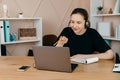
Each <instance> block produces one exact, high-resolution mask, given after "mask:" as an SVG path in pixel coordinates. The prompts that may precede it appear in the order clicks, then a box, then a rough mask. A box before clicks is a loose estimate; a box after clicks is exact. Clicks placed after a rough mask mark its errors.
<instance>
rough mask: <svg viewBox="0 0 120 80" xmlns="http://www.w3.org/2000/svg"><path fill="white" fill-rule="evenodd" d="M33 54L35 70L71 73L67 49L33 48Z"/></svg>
mask: <svg viewBox="0 0 120 80" xmlns="http://www.w3.org/2000/svg"><path fill="white" fill-rule="evenodd" d="M33 54H34V59H35V66H36V68H37V69H42V70H53V71H62V72H72V68H73V66H71V61H70V52H69V48H68V47H50V46H34V47H33ZM76 66H77V65H76Z"/></svg>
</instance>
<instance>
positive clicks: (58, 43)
mask: <svg viewBox="0 0 120 80" xmlns="http://www.w3.org/2000/svg"><path fill="white" fill-rule="evenodd" d="M67 42H68V38H67V37H65V36H61V37H60V38H59V40H58V41H57V45H56V46H61V47H62V46H63V45H64V44H66V43H67Z"/></svg>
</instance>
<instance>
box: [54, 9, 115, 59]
mask: <svg viewBox="0 0 120 80" xmlns="http://www.w3.org/2000/svg"><path fill="white" fill-rule="evenodd" d="M56 46H59V47H69V48H70V55H71V58H91V57H98V58H99V59H112V58H113V51H112V50H111V48H110V47H109V46H108V45H107V43H106V42H105V41H104V39H103V38H102V37H101V36H100V34H99V33H98V32H97V31H96V30H95V29H92V28H90V26H89V22H88V13H87V11H86V10H85V9H82V8H76V9H74V10H73V12H72V13H71V16H70V22H69V27H66V28H64V29H63V31H62V32H61V34H60V35H59V37H58V41H57V42H56ZM94 53H96V54H94ZM100 53H101V54H100Z"/></svg>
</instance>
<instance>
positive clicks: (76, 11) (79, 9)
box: [71, 8, 90, 28]
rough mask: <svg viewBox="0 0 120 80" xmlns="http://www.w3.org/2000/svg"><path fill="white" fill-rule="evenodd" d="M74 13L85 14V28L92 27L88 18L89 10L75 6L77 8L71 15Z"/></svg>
mask: <svg viewBox="0 0 120 80" xmlns="http://www.w3.org/2000/svg"><path fill="white" fill-rule="evenodd" d="M73 14H80V15H82V16H84V20H85V28H88V27H90V22H89V20H88V12H87V11H86V10H85V9H83V8H75V9H74V10H73V11H72V13H71V16H72V15H73Z"/></svg>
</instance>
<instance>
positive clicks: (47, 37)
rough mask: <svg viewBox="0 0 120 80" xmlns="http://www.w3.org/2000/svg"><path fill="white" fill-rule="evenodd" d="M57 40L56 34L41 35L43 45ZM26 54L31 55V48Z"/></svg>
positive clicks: (50, 44)
mask: <svg viewBox="0 0 120 80" xmlns="http://www.w3.org/2000/svg"><path fill="white" fill-rule="evenodd" d="M56 40H57V36H56V35H54V34H47V35H44V36H43V46H53V44H54V43H55V41H56ZM28 56H33V50H32V49H29V51H28Z"/></svg>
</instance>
